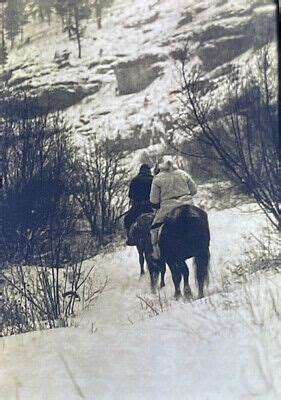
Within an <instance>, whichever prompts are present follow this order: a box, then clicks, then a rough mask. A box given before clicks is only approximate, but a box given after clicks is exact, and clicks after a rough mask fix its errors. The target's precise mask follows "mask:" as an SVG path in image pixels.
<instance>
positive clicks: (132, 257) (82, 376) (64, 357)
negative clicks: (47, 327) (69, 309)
mask: <svg viewBox="0 0 281 400" xmlns="http://www.w3.org/2000/svg"><path fill="white" fill-rule="evenodd" d="M209 220H210V228H211V235H212V239H211V240H212V242H211V256H212V261H211V281H210V286H209V288H208V289H207V291H206V295H207V296H206V297H205V298H204V299H202V300H195V301H192V302H190V303H185V302H184V301H183V300H179V301H174V300H173V298H172V295H173V285H172V282H171V276H170V272H169V271H167V274H166V283H167V286H166V288H164V289H163V290H162V291H161V293H160V295H159V294H158V295H151V294H150V290H149V279H148V274H146V276H145V277H143V278H140V277H139V267H138V262H137V253H136V251H135V249H134V248H124V247H120V248H118V249H116V251H114V252H113V253H108V254H105V255H103V256H102V255H99V256H97V257H96V258H95V259H93V260H88V261H87V263H88V264H89V265H91V264H92V263H94V264H95V265H96V269H95V274H98V276H99V279H101V280H103V279H105V278H106V277H108V279H109V281H108V284H107V287H106V289H105V291H104V292H103V293H102V294H101V295H100V297H99V298H98V300H97V302H96V303H95V304H94V305H93V307H92V308H91V309H90V310H88V311H84V312H83V313H82V314H80V315H78V316H77V318H76V319H75V321H74V322H75V327H69V328H64V329H54V330H52V331H42V332H33V333H28V334H24V335H17V336H14V337H6V338H2V339H1V342H0V349H1V350H0V352H1V375H0V398H1V399H3V400H4V399H5V400H12V399H20V400H60V399H63V400H65V399H69V400H72V399H73V400H76V399H87V400H94V399H97V400H103V399H110V400H113V399H114V400H119V399H120V400H121V399H124V400H136V399H145V400H150V399H151V400H152V399H159V400H160V399H161V400H162V399H164V400H173V399H178V398H182V399H191V400H219V399H224V400H232V399H233V400H240V399H241V400H242V399H243V400H244V399H245V400H250V399H262V400H268V399H274V398H276V399H277V398H278V395H280V392H279V393H278V390H280V389H281V386H280V382H281V376H280V374H281V369H280V362H281V354H280V347H279V348H278V344H279V345H280V343H279V342H280V335H279V336H278V334H279V331H280V314H278V307H280V297H279V291H280V284H281V279H280V275H277V274H276V273H275V274H274V273H273V272H267V273H261V272H257V273H256V274H255V275H253V276H252V277H251V278H250V279H249V280H248V281H247V282H246V283H244V284H241V283H239V282H236V283H235V282H234V281H231V279H230V281H229V274H230V271H231V269H233V268H238V265H241V264H242V263H243V260H244V261H248V260H247V254H253V253H254V252H255V251H256V250H257V247H258V242H257V240H256V239H255V238H254V237H253V236H252V233H253V232H254V233H255V236H257V238H258V239H259V237H260V236H259V235H262V234H263V228H264V227H266V225H267V223H266V221H265V218H264V216H263V215H262V214H260V213H259V212H257V211H255V212H253V211H252V207H249V206H247V207H246V206H245V207H242V208H241V209H240V210H238V209H228V210H224V211H212V212H210V213H209ZM189 265H190V270H191V278H190V279H191V287H192V290H193V294H194V297H195V296H196V287H195V284H194V275H193V273H192V265H191V264H190V263H189ZM225 281H227V282H228V284H227V285H225ZM137 296H139V297H142V298H143V299H145V300H146V301H149V302H152V303H151V304H152V305H153V307H154V308H155V310H158V311H159V310H160V308H161V307H160V306H159V304H160V303H159V296H160V298H161V302H162V304H163V308H164V310H163V312H159V315H156V316H154V317H153V318H150V317H151V312H150V311H151V310H149V309H146V308H145V307H144V303H142V304H143V307H141V301H140V299H139V298H138V297H137ZM273 299H275V300H274V301H273ZM279 312H280V311H279ZM152 314H153V313H152ZM278 315H279V319H278ZM279 398H280V397H279Z"/></svg>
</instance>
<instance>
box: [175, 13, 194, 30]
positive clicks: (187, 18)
mask: <svg viewBox="0 0 281 400" xmlns="http://www.w3.org/2000/svg"><path fill="white" fill-rule="evenodd" d="M192 19H193V18H192V14H191V12H189V11H185V12H183V13H182V15H181V19H180V20H179V22H178V28H179V27H181V26H183V25H186V24H189V23H190V22H191V21H192Z"/></svg>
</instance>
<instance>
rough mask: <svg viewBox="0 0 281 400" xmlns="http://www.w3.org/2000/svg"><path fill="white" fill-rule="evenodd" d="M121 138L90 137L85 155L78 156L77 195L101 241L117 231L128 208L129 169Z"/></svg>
mask: <svg viewBox="0 0 281 400" xmlns="http://www.w3.org/2000/svg"><path fill="white" fill-rule="evenodd" d="M123 158H124V155H123V152H122V151H121V150H120V148H119V146H118V141H117V142H113V141H111V140H109V139H105V140H101V141H98V140H97V139H96V138H95V137H93V138H91V139H89V141H88V143H87V145H86V146H85V148H84V151H83V155H82V156H80V157H79V158H78V159H76V164H77V165H78V167H75V176H76V178H74V179H75V180H76V184H77V186H76V191H75V197H76V198H77V200H78V202H79V204H80V205H81V208H82V210H83V213H84V215H85V217H86V219H87V220H88V222H89V224H90V227H91V231H92V235H93V236H96V237H97V238H98V240H99V241H100V243H102V242H103V240H104V238H105V236H106V235H110V234H112V233H114V230H115V228H116V224H117V221H118V216H119V215H120V214H121V213H122V212H123V211H124V208H125V206H126V195H127V173H126V169H125V167H124V163H123Z"/></svg>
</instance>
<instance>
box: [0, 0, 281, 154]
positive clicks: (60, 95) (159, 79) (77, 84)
mask: <svg viewBox="0 0 281 400" xmlns="http://www.w3.org/2000/svg"><path fill="white" fill-rule="evenodd" d="M274 23H275V8H274V5H273V2H272V1H271V0H268V1H262V0H235V1H234V0H233V1H232V0H224V1H222V0H214V1H212V2H211V4H210V2H209V1H205V0H203V1H200V2H197V1H193V0H161V1H160V0H159V1H156V0H146V1H144V0H126V1H125V2H124V1H123V0H115V1H114V2H113V5H112V6H111V7H109V8H107V9H105V11H104V15H103V27H102V29H101V30H98V29H97V25H96V21H95V19H94V16H93V17H92V19H89V20H88V21H85V22H84V24H85V27H86V29H85V33H84V38H83V39H82V59H81V60H80V59H78V57H77V48H76V42H75V41H69V40H68V38H67V34H66V33H62V32H61V25H60V22H59V21H57V22H55V21H53V22H52V24H51V26H49V25H48V24H47V22H46V23H31V24H29V25H27V27H26V32H25V37H26V41H25V42H24V43H23V44H18V46H17V47H16V48H15V49H14V50H12V52H11V53H10V55H9V64H8V72H7V74H6V77H7V79H8V81H7V84H8V86H9V87H12V88H15V87H17V88H19V89H20V88H23V89H27V90H28V91H30V93H33V94H36V95H38V96H39V98H40V99H41V103H42V104H45V105H46V107H47V105H48V106H49V105H51V106H52V107H54V108H55V109H61V110H64V112H65V114H66V115H67V119H68V120H69V121H70V123H71V124H72V125H73V126H74V128H75V136H76V141H77V142H78V143H82V142H83V141H84V139H85V138H86V137H88V136H91V135H92V134H93V132H94V131H99V133H100V134H102V135H107V136H110V137H116V134H117V133H118V132H119V133H120V134H121V138H124V139H125V141H124V146H125V147H127V149H129V150H131V151H132V150H133V151H134V150H137V149H141V148H148V147H149V146H151V145H153V144H157V143H158V144H161V143H162V142H161V137H162V136H163V134H164V126H163V123H162V122H161V118H162V117H163V115H167V114H172V115H173V114H174V113H175V112H176V110H177V108H178V105H179V103H178V97H177V93H176V92H177V89H178V88H179V79H180V77H179V72H178V71H177V68H176V67H175V60H174V58H176V54H177V53H176V51H177V50H178V49H179V48H183V46H184V45H186V44H188V46H189V49H190V51H191V59H190V65H192V64H200V65H201V66H202V68H203V70H204V71H205V74H204V77H205V84H206V85H208V86H210V87H214V88H215V87H218V86H220V85H221V84H222V82H223V81H224V79H225V78H226V77H227V75H228V73H229V72H230V71H231V68H232V67H233V66H234V65H237V64H239V63H240V64H241V63H242V65H246V63H247V62H248V61H249V60H250V59H252V57H253V54H255V52H256V51H257V50H258V49H259V48H261V47H262V46H263V45H264V44H265V42H266V41H267V37H268V35H270V34H272V33H274ZM64 52H66V53H69V58H68V60H67V61H66V62H62V61H61V57H62V54H63V53H64ZM160 147H161V146H160ZM156 151H159V148H158V150H156Z"/></svg>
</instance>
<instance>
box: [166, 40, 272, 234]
mask: <svg viewBox="0 0 281 400" xmlns="http://www.w3.org/2000/svg"><path fill="white" fill-rule="evenodd" d="M269 49H270V46H269V45H268V46H265V47H264V48H263V49H262V51H261V52H260V53H259V56H258V58H257V61H256V65H255V68H254V67H252V68H251V69H250V68H249V69H247V71H246V73H245V72H243V71H242V70H239V69H236V70H235V69H234V71H233V73H232V74H231V75H230V78H229V81H228V82H225V83H224V84H225V86H223V87H221V88H217V89H216V90H215V91H213V89H212V91H211V90H210V89H209V87H208V84H207V83H206V82H205V81H204V78H203V73H202V71H201V70H200V69H199V68H193V69H190V68H189V66H188V62H187V49H185V50H184V51H182V53H181V61H180V63H181V65H180V69H181V76H182V80H183V82H182V109H181V112H180V115H178V119H177V121H175V127H174V128H173V129H171V131H170V134H171V137H170V142H171V144H172V146H174V147H176V148H177V149H179V147H180V151H182V153H183V154H186V155H188V156H189V157H201V158H205V159H208V163H209V162H216V163H217V164H218V165H219V166H220V167H222V168H223V171H224V172H225V173H226V174H227V175H228V176H230V177H231V179H232V180H233V181H235V182H236V183H237V184H239V185H240V187H243V188H244V190H245V191H246V192H247V193H248V194H250V195H252V196H253V197H254V199H255V200H256V202H257V203H258V205H259V206H260V207H261V209H262V210H263V212H264V213H265V214H266V216H267V218H268V219H269V220H270V221H271V223H272V224H273V225H274V226H275V227H278V221H279V208H278V201H279V193H278V112H277V72H276V68H275V64H276V63H275V62H274V61H275V60H273V59H272V57H270V51H269ZM209 86H210V85H209ZM177 134H179V135H180V137H181V139H184V140H186V141H187V142H188V141H190V140H191V139H192V140H194V138H196V140H197V143H198V144H199V145H200V146H201V151H200V152H198V153H197V154H196V153H194V152H192V153H189V152H188V151H186V150H185V148H188V146H186V145H184V144H183V145H182V146H179V145H178V144H177V139H176V137H177Z"/></svg>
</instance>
